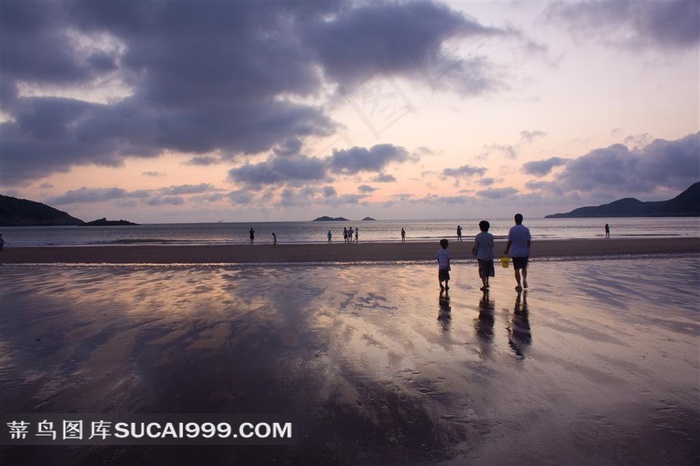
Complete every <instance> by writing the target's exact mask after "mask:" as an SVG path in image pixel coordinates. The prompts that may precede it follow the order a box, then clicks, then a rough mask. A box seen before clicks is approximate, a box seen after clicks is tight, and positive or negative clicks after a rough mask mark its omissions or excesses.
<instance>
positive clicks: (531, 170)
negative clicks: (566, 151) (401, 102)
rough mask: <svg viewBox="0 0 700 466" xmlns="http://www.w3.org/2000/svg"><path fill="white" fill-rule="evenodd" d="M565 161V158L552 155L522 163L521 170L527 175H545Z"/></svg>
mask: <svg viewBox="0 0 700 466" xmlns="http://www.w3.org/2000/svg"><path fill="white" fill-rule="evenodd" d="M566 162H567V160H566V159H562V158H561V157H552V158H549V159H547V160H535V161H533V162H527V163H525V164H523V171H524V172H525V173H527V174H529V175H535V176H545V175H549V173H550V172H551V171H552V170H553V169H554V168H556V167H559V166H561V165H565V164H566Z"/></svg>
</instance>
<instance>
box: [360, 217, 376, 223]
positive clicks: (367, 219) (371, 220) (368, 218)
mask: <svg viewBox="0 0 700 466" xmlns="http://www.w3.org/2000/svg"><path fill="white" fill-rule="evenodd" d="M376 220H377V219H376V218H372V217H365V218H363V219H362V221H363V222H375V221H376Z"/></svg>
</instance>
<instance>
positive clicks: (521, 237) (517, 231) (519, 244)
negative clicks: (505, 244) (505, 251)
mask: <svg viewBox="0 0 700 466" xmlns="http://www.w3.org/2000/svg"><path fill="white" fill-rule="evenodd" d="M531 239H532V238H531V236H530V229H529V228H528V227H526V226H525V225H515V226H513V227H512V228H511V229H510V231H509V232H508V241H512V242H513V244H511V246H510V257H528V256H529V255H530V248H528V247H527V242H528V241H530V240H531Z"/></svg>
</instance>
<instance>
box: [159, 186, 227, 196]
mask: <svg viewBox="0 0 700 466" xmlns="http://www.w3.org/2000/svg"><path fill="white" fill-rule="evenodd" d="M216 190H217V188H216V187H215V186H214V185H212V184H210V183H200V184H182V185H178V186H170V187H168V188H161V189H159V190H158V192H160V193H161V194H166V195H170V196H172V195H181V194H201V193H206V192H211V191H216Z"/></svg>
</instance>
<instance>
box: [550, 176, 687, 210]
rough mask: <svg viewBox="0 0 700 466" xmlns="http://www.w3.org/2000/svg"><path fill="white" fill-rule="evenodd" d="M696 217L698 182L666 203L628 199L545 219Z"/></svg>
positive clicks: (582, 208)
mask: <svg viewBox="0 0 700 466" xmlns="http://www.w3.org/2000/svg"><path fill="white" fill-rule="evenodd" d="M698 216H700V182H697V183H695V184H693V185H692V186H690V187H689V188H688V189H686V190H685V191H683V192H682V193H680V194H679V195H678V196H676V197H674V198H673V199H670V200H668V201H656V202H642V201H640V200H637V199H634V198H631V197H628V198H624V199H619V200H617V201H614V202H611V203H609V204H603V205H599V206H595V207H594V206H589V207H580V208H578V209H574V210H572V211H571V212H568V213H562V214H552V215H547V216H545V218H585V217H698Z"/></svg>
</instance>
